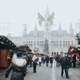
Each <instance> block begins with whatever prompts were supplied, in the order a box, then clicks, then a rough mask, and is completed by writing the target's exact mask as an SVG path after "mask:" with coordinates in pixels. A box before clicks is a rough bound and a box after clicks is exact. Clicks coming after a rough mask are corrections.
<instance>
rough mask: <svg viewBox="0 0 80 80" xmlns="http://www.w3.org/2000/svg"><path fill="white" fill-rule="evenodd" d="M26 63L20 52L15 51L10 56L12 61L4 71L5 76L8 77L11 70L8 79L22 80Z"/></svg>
mask: <svg viewBox="0 0 80 80" xmlns="http://www.w3.org/2000/svg"><path fill="white" fill-rule="evenodd" d="M26 64H27V61H26V59H24V58H23V57H22V53H15V54H14V55H13V57H12V63H11V64H10V66H9V67H8V69H7V71H6V74H5V77H6V78H8V76H9V74H10V72H11V71H12V74H11V79H10V80H24V77H25V75H26Z"/></svg>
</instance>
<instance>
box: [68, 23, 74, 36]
mask: <svg viewBox="0 0 80 80" xmlns="http://www.w3.org/2000/svg"><path fill="white" fill-rule="evenodd" d="M69 32H70V34H71V35H74V29H73V25H72V24H70V28H69Z"/></svg>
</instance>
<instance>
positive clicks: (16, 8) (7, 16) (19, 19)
mask: <svg viewBox="0 0 80 80" xmlns="http://www.w3.org/2000/svg"><path fill="white" fill-rule="evenodd" d="M47 7H48V8H49V11H50V13H52V12H54V13H55V18H54V26H53V28H57V27H58V24H60V23H61V24H62V28H63V29H65V30H68V29H69V25H70V23H72V24H73V28H74V29H76V30H75V32H77V31H79V30H78V27H76V23H79V21H80V9H79V8H80V0H0V34H4V35H6V34H7V33H12V34H13V35H21V34H22V32H23V24H27V30H28V32H29V31H31V30H33V29H34V26H35V24H37V26H38V28H40V26H39V25H38V21H37V13H38V12H40V13H41V14H42V15H43V16H44V15H45V12H46V8H47ZM41 28H43V27H41Z"/></svg>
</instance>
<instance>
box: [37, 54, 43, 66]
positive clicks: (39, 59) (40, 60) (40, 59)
mask: <svg viewBox="0 0 80 80" xmlns="http://www.w3.org/2000/svg"><path fill="white" fill-rule="evenodd" d="M38 61H39V66H41V63H42V57H41V55H39V57H38Z"/></svg>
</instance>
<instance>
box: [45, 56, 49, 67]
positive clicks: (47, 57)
mask: <svg viewBox="0 0 80 80" xmlns="http://www.w3.org/2000/svg"><path fill="white" fill-rule="evenodd" d="M45 62H46V66H47V67H48V64H49V56H46V58H45Z"/></svg>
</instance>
